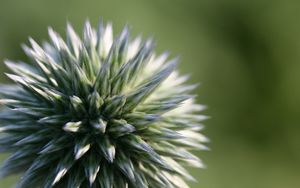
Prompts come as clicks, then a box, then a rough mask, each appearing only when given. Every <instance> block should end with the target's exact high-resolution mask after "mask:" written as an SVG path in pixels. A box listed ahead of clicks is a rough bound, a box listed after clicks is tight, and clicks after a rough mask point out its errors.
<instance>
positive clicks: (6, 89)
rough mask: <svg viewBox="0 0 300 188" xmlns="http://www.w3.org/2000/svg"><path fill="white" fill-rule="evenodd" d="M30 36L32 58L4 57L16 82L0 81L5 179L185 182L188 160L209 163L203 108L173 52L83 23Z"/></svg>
mask: <svg viewBox="0 0 300 188" xmlns="http://www.w3.org/2000/svg"><path fill="white" fill-rule="evenodd" d="M49 36H50V39H51V42H49V43H48V42H45V43H43V45H39V44H38V43H36V42H35V41H34V40H33V39H31V38H30V39H29V41H30V43H31V47H28V46H26V45H24V46H23V48H24V51H25V53H26V55H27V56H28V57H29V60H30V63H24V62H21V61H20V62H12V61H5V64H6V65H7V66H8V68H10V70H11V71H12V73H8V74H6V75H7V76H8V77H9V78H10V79H11V80H12V81H13V82H15V84H12V85H1V88H0V95H1V100H0V102H1V103H2V104H4V106H5V107H4V108H3V109H2V110H1V112H0V119H1V125H0V132H1V134H0V151H1V152H10V153H12V154H11V155H10V157H9V158H8V159H6V161H5V162H4V164H3V166H2V169H1V176H2V177H5V176H7V175H11V174H16V173H21V174H22V177H21V180H20V181H19V183H18V184H17V187H19V188H28V187H32V188H34V187H43V188H50V187H68V188H76V187H83V188H84V187H93V188H97V187H101V188H125V187H137V188H147V187H155V188H157V187H168V188H184V187H188V185H187V184H186V183H185V180H194V179H193V177H192V176H191V175H190V174H189V173H188V171H187V170H186V169H185V168H184V166H186V165H190V166H193V167H203V164H202V162H201V160H200V159H198V158H197V157H196V156H195V155H193V154H192V153H191V150H203V149H206V147H205V146H204V145H203V143H204V142H206V141H207V139H206V137H204V136H203V135H202V134H200V133H199V131H200V130H201V129H202V125H201V124H200V121H202V120H203V119H205V116H203V115H199V111H201V110H202V109H203V106H202V105H198V104H195V103H194V100H195V99H194V98H195V96H194V95H191V94H190V91H192V90H193V89H194V88H195V87H196V86H195V85H188V84H186V81H187V79H188V76H180V75H179V74H178V72H177V71H176V64H177V61H178V60H177V58H175V59H170V60H168V59H169V58H168V53H163V54H162V55H158V56H157V55H155V53H154V42H153V41H152V40H151V39H148V40H146V41H142V40H141V37H137V38H135V39H131V38H130V37H129V30H128V28H127V27H125V28H124V29H123V30H122V32H121V33H120V34H119V35H118V36H117V37H115V38H113V32H112V26H111V24H106V25H104V24H103V23H102V22H100V24H99V26H98V28H97V29H94V28H92V27H91V25H90V23H89V22H88V21H87V22H86V24H85V27H84V30H83V37H82V39H81V38H80V37H79V36H78V35H77V34H76V32H75V31H74V30H73V28H72V26H71V25H70V24H68V25H67V35H66V41H64V40H63V39H62V37H60V35H59V34H58V33H56V32H55V31H53V30H52V29H51V28H50V29H49Z"/></svg>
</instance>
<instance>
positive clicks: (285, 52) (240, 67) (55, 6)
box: [0, 0, 300, 188]
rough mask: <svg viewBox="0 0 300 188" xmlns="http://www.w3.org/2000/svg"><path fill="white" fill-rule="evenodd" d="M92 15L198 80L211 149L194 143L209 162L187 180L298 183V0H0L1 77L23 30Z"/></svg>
mask: <svg viewBox="0 0 300 188" xmlns="http://www.w3.org/2000/svg"><path fill="white" fill-rule="evenodd" d="M99 17H103V19H104V20H105V21H112V22H113V25H114V28H115V30H116V31H120V29H121V28H122V27H123V26H124V25H125V24H126V23H128V24H129V25H130V26H131V29H132V33H133V34H134V35H137V34H138V33H142V34H143V36H145V37H146V36H149V35H152V36H154V38H155V39H156V40H157V43H158V45H157V48H158V51H159V52H162V51H163V50H170V51H171V52H172V55H173V56H175V55H177V54H179V55H180V56H181V64H180V66H179V68H180V70H181V72H182V73H191V75H192V77H191V83H192V82H194V83H195V82H196V83H197V82H200V83H201V86H200V87H199V88H198V89H197V94H198V102H199V103H203V104H206V105H208V109H207V110H206V111H205V112H204V113H205V114H207V115H209V116H211V119H209V120H207V121H206V122H205V124H206V125H207V126H206V129H205V131H204V132H205V134H206V135H208V136H209V138H210V139H211V142H210V143H209V147H210V148H211V151H209V152H199V153H197V155H199V156H200V157H201V158H202V159H203V160H204V161H205V163H206V165H207V169H205V170H195V169H192V170H191V171H192V173H193V175H194V176H195V177H196V179H197V180H198V181H199V183H198V184H194V183H192V184H191V187H193V188H299V187H300V161H299V159H300V139H299V137H300V127H299V123H300V121H299V120H300V118H299V116H300V87H299V83H300V1H298V2H297V1H294V2H293V1H290V0H286V1H284V0H282V1H279V0H269V1H266V0H252V1H242V0H240V1H238V0H236V1H225V0H220V1H216V0H194V1H193V0H148V1H146V0H135V1H134V0H119V1H117V0H110V1H99V0H85V1H83V0H82V1H79V0H78V1H71V0H65V1H62V0H51V1H50V0H48V1H46V0H39V1H38V0H36V1H33V0H19V1H16V0H1V1H0V60H1V64H0V69H1V76H0V79H1V80H2V82H7V81H8V80H7V79H6V78H5V76H4V74H3V72H5V71H7V69H6V68H5V67H4V66H3V63H2V62H3V60H4V59H6V58H9V59H13V60H18V59H25V56H24V54H23V52H22V50H21V48H20V44H21V43H28V40H27V38H28V36H31V37H33V38H35V39H37V40H38V41H42V40H47V39H48V37H47V27H48V26H52V27H54V29H55V30H57V31H59V32H60V33H64V32H65V24H66V21H67V20H68V21H70V22H72V24H73V25H74V27H75V28H76V29H77V30H81V28H82V26H83V23H84V20H85V19H86V18H89V19H90V20H91V22H92V23H93V24H94V25H96V24H97V21H98V18H99ZM1 158H4V155H1ZM16 181H17V177H9V178H5V179H3V180H0V188H8V187H12V186H13V185H14V183H15V182H16Z"/></svg>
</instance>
